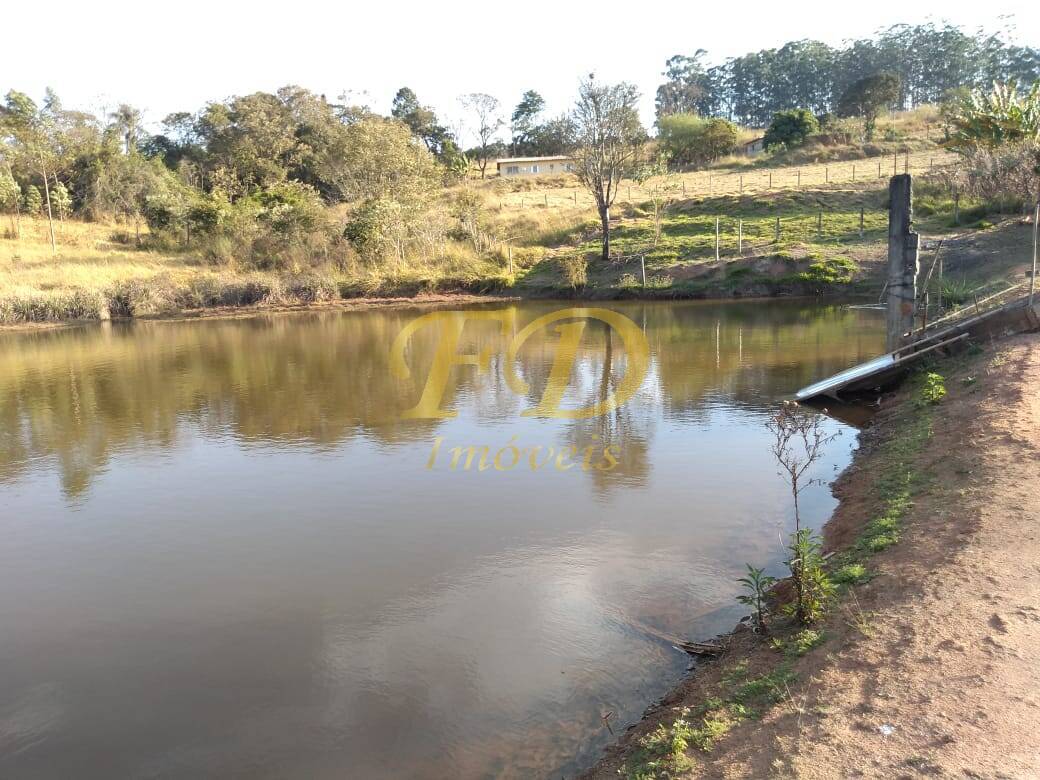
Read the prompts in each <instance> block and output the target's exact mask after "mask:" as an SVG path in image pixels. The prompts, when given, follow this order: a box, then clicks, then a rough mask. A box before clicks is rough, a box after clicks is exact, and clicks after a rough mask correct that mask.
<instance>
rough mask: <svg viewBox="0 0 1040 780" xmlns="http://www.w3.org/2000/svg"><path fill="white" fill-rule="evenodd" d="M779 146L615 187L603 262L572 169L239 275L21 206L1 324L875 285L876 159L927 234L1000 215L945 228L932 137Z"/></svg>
mask: <svg viewBox="0 0 1040 780" xmlns="http://www.w3.org/2000/svg"><path fill="white" fill-rule="evenodd" d="M897 120H898V121H899V122H901V123H902V125H901V126H902V127H904V128H912V129H913V132H912V133H910V135H911V136H912V137H910V138H909V139H908V140H907V139H904V140H903V141H901V142H900V143H902V144H903V145H904V147H906V148H909V146H910V145H912V144H911V143H910V142H913V143H916V144H918V145H928V144H932V147H934V143H933V142H932V141H930V140H929V138H928V134H929V133H934V132H935V129H934V126H933V125H931V124H928V123H927V122H924V123H923V124H920V123H922V122H923V120H922V119H921V112H914V113H913V114H912V115H908V116H907V117H902V118H897ZM890 121H896V120H890ZM914 133H916V135H913V134H914ZM796 151H798V153H799V154H802V155H805V154H808V150H806V149H803V150H796ZM859 151H860V153H863V152H864V150H863V149H860V150H859ZM845 153H849V150H848V149H846V150H844V151H843V154H845ZM791 156H792V153H787V154H786V155H781V156H779V157H775V158H774V157H769V156H765V157H762V158H756V159H754V160H749V159H746V158H744V159H741V160H730V161H728V162H726V163H723V164H720V165H719V166H716V167H713V168H712V169H710V170H700V171H691V172H685V173H676V174H669V175H666V176H660V177H656V178H654V179H651V180H649V181H644V182H640V183H636V182H631V183H629V182H625V183H623V184H622V186H621V189H620V194H619V198H618V201H617V203H616V204H615V207H614V209H613V213H612V216H613V220H612V230H613V249H614V252H615V256H614V257H612V259H611V261H610V262H609V263H603V262H602V261H600V260H599V259H598V248H599V232H598V231H599V228H598V220H597V219H596V214H595V210H594V208H593V205H592V201H591V198H590V197H589V196H588V194H587V193H585V191H584V190H582V189H581V188H580V187H579V185H578V182H577V181H576V180H575V179H574V178H573V177H571V176H557V177H551V178H550V177H545V178H531V179H500V178H497V177H492V178H489V179H487V180H484V181H474V180H470V181H466V182H463V183H462V184H459V185H456V186H454V187H451V188H447V189H445V190H443V191H442V193H441V194H440V195H439V197H438V202H437V204H436V208H435V212H436V213H437V214H438V215H439V218H443V219H446V220H447V219H452V220H456V221H457V223H458V224H459V225H460V227H459V229H458V230H457V235H455V236H454V237H453V238H452V240H451V241H450V242H449V244H448V245H447V250H442V251H439V252H438V253H437V254H436V255H434V256H430V257H426V258H410V259H409V261H408V262H407V263H391V264H382V265H378V266H377V265H372V264H365V263H361V262H359V261H358V260H357V258H356V257H346V258H344V257H336V256H332V255H330V256H329V257H328V258H327V261H326V262H325V263H324V264H321V265H319V266H314V265H300V266H290V267H283V268H282V269H281V270H278V271H264V270H256V269H255V267H249V266H248V265H246V264H241V266H240V265H239V264H237V263H236V262H235V259H234V258H233V257H232V258H230V259H224V260H221V261H215V260H214V259H213V258H212V257H206V256H203V255H202V254H201V253H199V252H197V251H196V252H193V251H184V250H180V249H178V248H177V247H171V246H169V245H168V243H167V244H163V243H162V242H160V241H153V240H152V239H151V237H150V236H148V235H147V233H145V234H143V235H142V236H141V238H140V241H139V240H138V237H137V235H136V234H135V230H134V228H132V227H128V226H121V225H104V224H96V223H82V222H69V221H67V222H64V223H58V225H57V244H58V246H57V252H56V253H52V252H51V248H50V244H49V237H48V229H47V223H46V221H45V220H42V219H38V218H37V219H30V218H25V217H23V218H22V219H21V221H20V224H16V223H15V222H14V221H13V220H10V221H9V220H8V219H7V218H6V217H5V218H3V224H0V230H2V233H0V235H2V236H3V238H0V322H2V323H20V322H34V321H59V320H66V319H80V318H83V319H98V318H102V319H103V318H107V317H111V316H148V315H161V314H169V313H173V312H180V311H184V310H188V309H200V308H210V307H220V306H247V305H271V304H309V303H315V302H323V301H333V300H338V299H342V298H355V297H359V296H367V295H414V294H416V293H418V292H423V291H441V292H442V291H448V292H451V291H466V292H499V293H516V294H522V295H542V296H545V295H559V296H575V295H577V296H584V297H617V296H664V297H668V296H672V297H689V296H693V297H708V296H712V297H719V296H721V297H726V296H747V295H775V294H828V293H829V294H871V295H877V294H878V293H879V292H880V289H881V285H882V282H881V276H882V273H881V266H882V261H883V258H884V254H885V247H884V240H885V229H886V225H887V219H888V216H887V203H886V198H887V183H888V177H889V176H890V175H891V174H892V172H893V171H897V172H903V171H904V170H909V171H910V172H911V173H914V174H915V176H916V188H917V195H918V197H917V216H918V226H919V229H921V230H922V231H923V232H924V233H925V235H926V237H929V236H940V235H948V234H949V233H951V231H961V232H963V231H964V230H970V229H973V228H984V227H987V226H988V225H989V224H990V223H992V222H996V221H999V217H998V216H996V215H993V214H992V213H991V209H989V208H987V206H986V205H985V204H972V203H967V202H962V203H961V209H960V217H961V220H960V221H961V224H960V225H955V224H954V221H953V202H952V200H951V199H950V198H949V197H948V196H946V195H944V194H943V191H942V189H941V187H939V185H938V184H937V182H936V179H937V172H938V171H940V170H941V169H942V168H943V167H944V166H949V165H955V164H956V162H957V161H956V158H955V157H954V156H953V155H951V154H949V153H946V152H944V151H942V150H941V149H936V148H927V149H925V150H924V151H917V152H910V151H904V152H903V153H901V154H900V153H897V154H895V155H892V154H890V153H889V152H886V153H885V154H883V155H874V156H868V157H859V158H857V159H849V160H843V161H841V162H827V161H820V162H803V163H800V164H792V163H791V162H790V157H791ZM655 215H656V216H655ZM716 224H717V225H718V233H719V251H718V260H717V259H716V249H715V236H716ZM778 230H779V237H778ZM983 275H984V274H983Z"/></svg>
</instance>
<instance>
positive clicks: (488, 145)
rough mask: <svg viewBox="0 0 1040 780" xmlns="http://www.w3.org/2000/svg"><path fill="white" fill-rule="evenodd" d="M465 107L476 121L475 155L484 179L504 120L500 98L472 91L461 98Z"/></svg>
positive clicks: (481, 176)
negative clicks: (500, 110) (495, 140)
mask: <svg viewBox="0 0 1040 780" xmlns="http://www.w3.org/2000/svg"><path fill="white" fill-rule="evenodd" d="M459 101H460V102H461V103H462V105H463V107H464V108H466V109H467V110H468V111H469V112H470V113H471V114H472V115H473V118H474V120H475V121H476V131H475V132H476V134H477V146H476V147H475V152H476V154H475V155H474V157H475V158H476V161H477V167H478V168H480V178H481V179H483V178H484V176H485V172H486V171H487V165H488V160H489V159H490V158H491V150H492V149H493V142H494V138H495V133H497V132H498V130H499V128H500V127H502V125H503V124H504V122H503V121H502V117H501V116H499V113H498V112H499V103H498V98H495V97H492V96H491V95H486V94H484V93H483V92H471V93H470V94H468V95H463V96H462V97H461V98H459Z"/></svg>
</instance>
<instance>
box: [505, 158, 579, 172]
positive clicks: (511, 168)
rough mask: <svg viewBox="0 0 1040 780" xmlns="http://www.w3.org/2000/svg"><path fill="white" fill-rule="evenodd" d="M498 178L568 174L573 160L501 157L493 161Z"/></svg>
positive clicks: (572, 167) (572, 166)
mask: <svg viewBox="0 0 1040 780" xmlns="http://www.w3.org/2000/svg"><path fill="white" fill-rule="evenodd" d="M495 167H497V168H498V175H499V176H543V175H546V174H552V173H570V172H571V171H573V170H574V160H573V159H572V158H570V157H567V156H566V155H559V156H557V157H503V158H502V159H501V160H496V161H495Z"/></svg>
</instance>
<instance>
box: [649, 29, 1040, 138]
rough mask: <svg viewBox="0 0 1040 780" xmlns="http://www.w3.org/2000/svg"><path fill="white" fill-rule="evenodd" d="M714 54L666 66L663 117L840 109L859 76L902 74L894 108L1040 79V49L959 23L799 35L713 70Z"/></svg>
mask: <svg viewBox="0 0 1040 780" xmlns="http://www.w3.org/2000/svg"><path fill="white" fill-rule="evenodd" d="M707 57H708V52H707V51H706V50H704V49H697V50H696V51H694V52H693V54H690V55H685V54H679V55H676V56H674V57H671V58H669V59H668V61H667V62H666V63H665V66H666V67H665V71H664V74H663V75H664V77H665V82H664V83H663V84H661V85H660V86H659V87H658V88H657V95H656V109H657V116H658V118H659V119H660V118H661V117H664V116H668V115H671V114H698V115H700V116H705V117H724V118H726V119H729V120H732V121H734V122H738V123H740V124H743V125H746V126H752V127H764V126H766V125H768V124H769V123H770V122H771V121H772V119H773V116H774V115H775V114H777V113H779V112H781V111H785V110H788V109H792V108H802V109H807V110H808V111H811V112H812V113H813V114H816V115H821V114H827V113H830V112H833V111H835V109H836V108H837V106H838V104H839V102H840V101H841V98H842V96H843V95H845V94H846V93H847V92H848V90H849V88H850V87H851V86H852V85H853V84H855V83H856V82H858V81H861V80H862V79H865V78H867V77H870V76H873V75H876V74H879V73H889V74H893V75H894V76H895V77H896V78H897V79H898V88H897V90H896V93H895V94H894V95H893V96H892V99H891V100H890V102H889V106H888V107H889V108H894V109H909V108H914V107H916V106H919V105H924V104H929V103H938V102H940V101H942V100H944V99H945V98H947V96H948V95H949V94H950V93H951V92H952V91H957V90H961V91H966V90H970V89H972V88H987V87H989V86H990V85H991V84H992V83H993V82H1007V81H1012V80H1013V81H1017V82H1018V83H1021V84H1032V83H1033V82H1034V81H1036V80H1037V79H1040V48H1035V47H1030V46H1020V45H1016V44H1013V43H1010V42H1009V41H1008V40H1007V39H1006V36H1004V35H1002V34H1000V33H985V32H981V31H980V32H977V33H974V34H972V33H967V32H964V31H963V30H962V29H960V28H959V27H955V26H953V25H950V24H933V23H928V24H920V25H905V24H902V25H895V26H892V27H889V28H887V29H884V30H881V31H880V32H879V33H877V35H875V36H874V37H872V38H865V39H860V40H854V41H850V42H848V43H847V44H845V45H844V46H840V47H832V46H828V45H827V44H825V43H821V42H820V41H813V40H799V41H790V42H788V43H785V44H784V45H783V46H781V47H779V48H776V49H762V50H760V51H755V52H749V53H748V54H744V55H742V56H740V57H733V58H731V59H729V60H727V61H726V62H724V63H722V64H720V65H715V66H709V65H708V63H707Z"/></svg>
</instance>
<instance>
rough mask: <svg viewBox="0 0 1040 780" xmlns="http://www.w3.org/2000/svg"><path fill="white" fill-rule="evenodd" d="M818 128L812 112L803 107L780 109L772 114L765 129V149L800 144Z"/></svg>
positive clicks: (790, 146) (818, 124)
mask: <svg viewBox="0 0 1040 780" xmlns="http://www.w3.org/2000/svg"><path fill="white" fill-rule="evenodd" d="M819 129H820V123H819V122H818V121H817V119H816V117H815V116H813V113H812V112H811V111H809V110H807V109H804V108H795V109H791V110H790V111H781V112H779V113H777V114H774V115H773V121H772V123H770V125H769V128H768V129H767V130H766V134H765V138H764V139H763V143H764V144H765V147H766V148H767V149H776V148H781V147H786V148H788V149H790V148H792V147H795V146H801V145H802V144H803V143H805V139H806V138H808V137H809V136H810V135H812V134H813V133H815V132H816V131H817V130H819Z"/></svg>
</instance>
